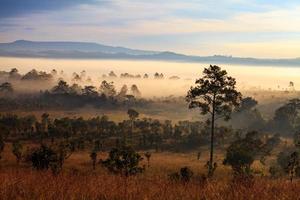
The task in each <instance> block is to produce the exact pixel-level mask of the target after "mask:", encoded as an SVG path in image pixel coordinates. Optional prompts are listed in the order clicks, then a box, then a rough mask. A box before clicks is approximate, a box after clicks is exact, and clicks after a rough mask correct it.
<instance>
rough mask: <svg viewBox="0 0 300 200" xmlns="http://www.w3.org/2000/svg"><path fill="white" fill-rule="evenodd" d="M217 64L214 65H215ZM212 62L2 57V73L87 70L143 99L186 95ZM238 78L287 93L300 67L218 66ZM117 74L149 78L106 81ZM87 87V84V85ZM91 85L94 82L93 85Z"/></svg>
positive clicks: (244, 84) (241, 84)
mask: <svg viewBox="0 0 300 200" xmlns="http://www.w3.org/2000/svg"><path fill="white" fill-rule="evenodd" d="M212 64H213V63H212ZM208 65H209V64H208V63H184V62H160V61H131V60H79V59H78V60H70V59H38V58H8V57H1V58H0V70H1V71H9V70H10V69H11V68H17V69H18V70H19V72H20V73H21V74H24V73H27V72H28V71H30V70H31V69H37V70H38V71H46V72H50V71H51V70H52V69H56V70H57V71H58V72H59V71H61V70H63V71H64V75H63V78H64V79H66V80H67V81H70V80H71V77H72V73H73V72H76V73H80V72H81V71H82V70H85V71H86V73H87V75H86V76H87V77H91V79H92V83H93V84H94V85H95V86H99V85H100V83H101V80H104V79H106V80H109V81H113V82H114V84H115V85H116V87H117V89H118V90H119V89H120V87H121V86H122V85H123V84H126V85H128V86H130V85H131V84H136V85H137V86H138V88H139V89H140V91H141V92H142V96H144V97H152V96H169V95H184V94H185V93H186V91H187V90H188V89H189V87H190V86H191V85H193V84H194V81H195V79H196V78H197V77H200V76H201V74H202V71H203V68H204V67H207V66H208ZM218 65H219V66H221V67H222V68H223V69H225V70H227V72H228V73H229V74H230V75H231V76H233V77H235V78H236V80H237V85H238V88H239V89H240V90H258V89H263V90H281V91H282V90H287V89H289V88H288V86H289V82H290V81H293V82H294V87H295V89H296V90H297V89H299V87H300V68H296V67H294V68H292V67H284V66H283V67H278V66H276V67H270V66H268V67H264V66H240V65H229V64H218ZM110 71H114V72H115V74H116V75H117V76H118V77H119V76H120V74H121V73H129V74H133V75H137V74H140V75H141V76H143V75H144V74H145V73H147V74H148V75H149V79H143V78H140V79H137V78H135V79H127V78H122V79H121V78H102V75H103V74H106V75H107V74H108V73H109V72H110ZM155 72H158V73H163V74H164V76H165V78H164V79H163V80H155V81H154V80H153V75H154V73H155ZM171 76H179V77H180V79H179V80H169V77H171ZM83 84H87V83H83ZM89 84H90V83H89Z"/></svg>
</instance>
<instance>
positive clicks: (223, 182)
mask: <svg viewBox="0 0 300 200" xmlns="http://www.w3.org/2000/svg"><path fill="white" fill-rule="evenodd" d="M105 156H106V155H104V154H101V155H100V157H105ZM3 157H4V158H3V160H2V162H1V172H0V180H1V181H0V191H1V192H0V195H1V199H26V200H27V199H28V200H34V199H201V200H202V199H226V200H231V199H298V198H299V190H300V183H299V181H298V180H295V181H293V182H292V183H291V182H290V181H289V179H288V178H280V179H270V178H269V177H267V175H268V174H265V176H264V175H257V176H256V177H255V178H253V179H251V180H248V179H237V180H234V179H233V178H232V174H231V170H230V169H229V168H228V167H223V166H220V168H219V169H218V170H217V172H216V174H215V177H214V178H211V179H206V178H204V177H203V175H204V174H205V173H206V169H205V168H204V164H205V162H204V160H206V159H205V158H203V159H200V160H197V156H196V154H193V153H189V154H176V153H153V155H152V158H151V161H150V166H149V167H148V166H146V171H145V173H144V174H140V175H137V176H133V177H128V178H126V177H122V176H116V175H113V174H110V173H108V171H107V170H105V169H104V168H103V167H101V166H100V165H99V166H97V167H96V170H92V163H91V160H90V158H89V156H88V152H80V153H76V154H74V155H72V156H71V157H70V158H69V160H68V161H67V162H66V163H65V168H64V170H63V172H62V173H60V174H59V175H53V174H52V173H51V172H50V171H48V172H43V171H36V170H33V169H31V168H30V166H26V165H23V164H21V165H20V166H17V165H16V161H15V159H14V156H13V155H12V154H11V153H9V151H8V150H7V149H6V150H5V154H4V156H3ZM220 157H221V156H220ZM143 164H145V165H147V162H145V161H143ZM182 166H189V167H191V168H192V169H193V171H194V172H195V174H194V176H193V178H192V179H191V180H190V181H189V182H181V181H176V180H172V179H170V177H169V174H171V173H172V172H174V171H177V170H178V169H179V168H180V167H182ZM260 167H261V166H257V169H258V170H259V169H261V168H260Z"/></svg>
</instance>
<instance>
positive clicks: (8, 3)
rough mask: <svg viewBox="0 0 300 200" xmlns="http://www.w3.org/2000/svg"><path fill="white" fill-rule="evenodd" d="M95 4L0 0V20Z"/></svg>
mask: <svg viewBox="0 0 300 200" xmlns="http://www.w3.org/2000/svg"><path fill="white" fill-rule="evenodd" d="M96 2H97V1H96V0H1V1H0V3H1V6H0V18H9V17H15V16H20V15H24V14H28V13H35V12H43V11H49V10H59V9H64V8H67V7H71V6H75V5H78V4H91V3H92V4H94V3H96ZM103 2H105V1H103Z"/></svg>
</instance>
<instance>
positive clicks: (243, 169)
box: [223, 142, 254, 175]
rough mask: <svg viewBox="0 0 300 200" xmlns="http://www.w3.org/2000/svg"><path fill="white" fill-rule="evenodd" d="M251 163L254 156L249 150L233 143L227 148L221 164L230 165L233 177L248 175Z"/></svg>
mask: <svg viewBox="0 0 300 200" xmlns="http://www.w3.org/2000/svg"><path fill="white" fill-rule="evenodd" d="M253 161H254V156H253V155H252V153H251V150H250V149H247V148H245V146H244V145H242V144H239V143H238V142H235V143H233V144H231V145H230V146H229V147H228V149H227V152H226V157H225V159H224V162H223V164H225V165H230V166H231V167H232V170H233V171H234V173H235V175H242V174H250V172H251V170H250V166H251V164H252V163H253Z"/></svg>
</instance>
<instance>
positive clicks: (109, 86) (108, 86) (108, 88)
mask: <svg viewBox="0 0 300 200" xmlns="http://www.w3.org/2000/svg"><path fill="white" fill-rule="evenodd" d="M99 91H100V93H101V94H104V95H105V96H106V97H113V96H115V95H116V89H115V86H114V83H113V82H110V83H109V82H107V81H105V80H104V81H102V83H101V85H100V88H99Z"/></svg>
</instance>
